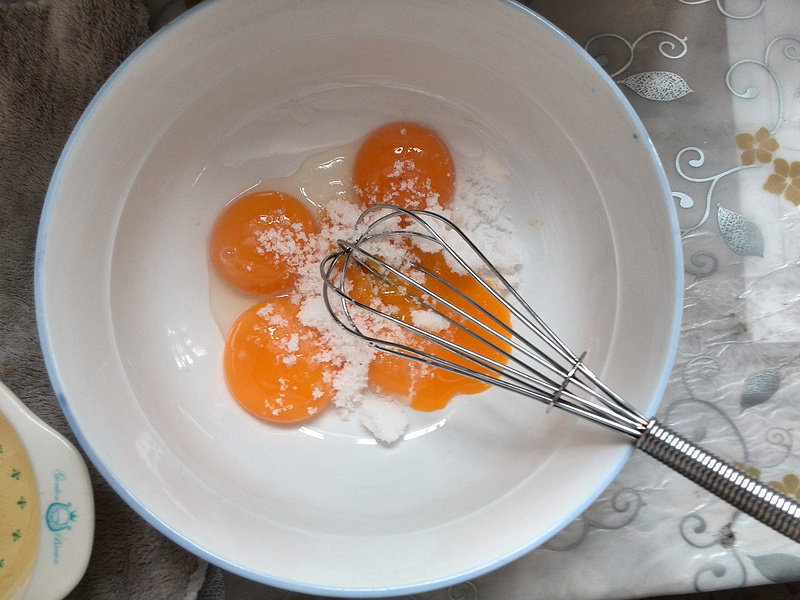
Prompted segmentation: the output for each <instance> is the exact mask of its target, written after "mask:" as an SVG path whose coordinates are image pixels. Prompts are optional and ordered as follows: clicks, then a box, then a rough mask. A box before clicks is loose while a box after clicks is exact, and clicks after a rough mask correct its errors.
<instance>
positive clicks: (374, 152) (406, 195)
mask: <svg viewBox="0 0 800 600" xmlns="http://www.w3.org/2000/svg"><path fill="white" fill-rule="evenodd" d="M353 182H354V184H355V186H356V191H357V194H358V196H359V197H360V199H361V200H362V201H363V202H364V203H365V204H367V206H372V205H375V204H382V203H383V204H396V205H397V206H400V207H403V208H407V209H424V208H430V207H431V206H430V205H431V202H432V201H434V200H436V201H438V204H439V206H440V207H442V208H445V207H446V206H447V205H449V204H450V201H451V200H452V198H453V191H454V189H455V167H454V165H453V158H452V156H451V155H450V151H449V150H448V148H447V146H446V145H445V143H444V142H443V141H442V139H441V138H440V137H439V136H438V135H437V134H436V133H435V132H434V131H432V130H430V129H428V128H427V127H424V126H422V125H418V124H416V123H389V124H387V125H384V126H383V127H380V128H378V129H376V130H375V131H373V132H372V133H371V134H370V135H369V136H368V137H367V139H366V140H365V141H364V144H363V145H362V146H361V148H360V149H359V151H358V154H357V155H356V160H355V163H354V166H353Z"/></svg>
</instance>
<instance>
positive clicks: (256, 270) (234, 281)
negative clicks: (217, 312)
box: [210, 191, 319, 294]
mask: <svg viewBox="0 0 800 600" xmlns="http://www.w3.org/2000/svg"><path fill="white" fill-rule="evenodd" d="M318 232H319V226H318V224H317V221H316V219H315V218H314V215H313V214H312V212H311V211H310V210H309V209H308V208H307V207H306V205H305V204H303V203H302V202H301V201H300V200H298V199H297V198H295V197H293V196H290V195H289V194H284V193H282V192H274V191H269V192H256V193H253V194H249V195H247V196H243V197H242V198H239V199H238V200H235V201H234V202H232V203H231V204H229V205H228V206H227V207H226V208H225V210H224V211H223V213H222V214H221V215H220V216H219V218H218V219H217V221H216V223H215V224H214V228H213V230H212V233H211V241H210V254H211V260H212V262H213V264H214V266H215V267H216V269H217V272H218V273H219V274H220V275H221V276H222V278H223V279H225V281H227V282H228V283H229V284H230V285H232V286H233V287H235V288H236V289H238V290H241V291H243V292H249V293H252V294H277V293H280V292H284V291H287V290H288V289H290V288H291V287H292V285H293V283H294V281H295V280H296V278H297V268H296V267H297V261H298V260H299V259H300V257H301V256H302V253H303V251H304V249H305V247H306V246H307V245H308V241H309V236H311V235H313V234H316V233H318Z"/></svg>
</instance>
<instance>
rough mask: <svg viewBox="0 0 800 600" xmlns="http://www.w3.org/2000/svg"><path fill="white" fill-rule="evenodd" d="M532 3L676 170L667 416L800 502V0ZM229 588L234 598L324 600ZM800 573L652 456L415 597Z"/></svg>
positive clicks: (731, 581) (750, 580) (549, 593)
mask: <svg viewBox="0 0 800 600" xmlns="http://www.w3.org/2000/svg"><path fill="white" fill-rule="evenodd" d="M171 4H172V3H171ZM525 4H527V5H528V6H530V7H531V8H533V9H534V10H536V11H537V12H539V13H540V14H542V15H543V16H544V17H546V18H548V19H549V20H551V21H552V22H553V23H554V24H555V25H557V26H558V27H560V28H562V29H563V30H564V31H565V32H566V33H567V34H568V35H570V36H572V37H573V39H575V41H576V42H577V43H578V44H579V45H581V46H582V47H584V48H585V49H586V51H587V52H589V54H591V55H592V56H593V57H594V58H595V60H597V61H598V62H600V64H601V65H603V67H604V68H605V70H606V71H607V72H608V74H609V75H610V76H611V77H612V79H613V80H614V81H615V82H616V83H617V85H619V86H620V88H621V89H622V90H623V92H624V94H625V95H626V96H627V98H628V99H629V100H630V102H631V104H632V105H633V107H634V109H635V111H636V112H637V113H638V114H639V116H640V117H641V119H642V121H643V122H644V124H645V127H646V128H647V129H648V131H649V132H650V135H651V137H652V139H653V142H654V143H655V146H656V148H657V150H658V153H659V155H660V158H661V160H662V162H663V164H664V168H665V170H666V172H667V177H668V179H669V182H670V185H671V188H672V192H673V200H674V204H675V210H676V211H677V213H678V216H679V222H680V225H681V229H682V232H681V235H682V241H683V248H684V260H685V271H686V294H685V308H684V319H683V329H682V336H681V341H680V345H679V349H678V355H677V359H676V363H675V367H674V371H673V376H672V379H671V382H670V385H669V387H668V390H667V393H666V396H665V398H664V399H663V402H662V405H661V408H660V411H659V414H658V416H659V417H660V419H661V420H662V421H663V422H665V423H666V424H668V425H671V426H672V427H673V428H674V429H676V430H678V431H680V432H681V433H682V434H684V435H685V436H686V437H688V438H690V439H691V440H693V441H696V442H700V443H702V445H703V446H704V447H706V448H707V449H709V450H711V451H712V452H714V453H716V454H718V455H721V456H724V457H726V458H728V459H730V460H732V461H736V462H737V463H739V464H741V465H743V466H744V467H745V468H746V469H747V470H749V471H751V472H752V473H754V474H756V475H758V476H759V477H761V478H763V479H764V480H766V481H770V482H772V483H773V484H774V485H775V486H776V487H778V488H781V489H782V490H784V491H785V492H786V493H788V494H790V495H794V496H796V497H798V498H800V439H798V435H800V433H798V432H800V411H798V402H800V360H799V358H800V209H798V206H800V4H798V2H797V0H571V1H564V0H528V1H527V2H525ZM521 18H524V16H523V15H522V14H521ZM567 476H568V475H567ZM226 579H227V581H228V584H227V587H228V588H229V591H230V592H231V593H232V594H233V596H232V597H237V598H253V599H256V598H258V599H265V600H278V599H280V600H290V599H294V600H298V599H299V598H304V599H305V598H308V597H307V596H303V595H300V594H292V593H290V592H286V591H281V590H275V589H271V588H266V587H263V586H258V585H257V584H252V583H249V582H244V581H240V580H237V578H233V577H229V576H227V575H226ZM797 580H800V546H797V545H796V544H795V543H793V542H790V541H788V540H787V539H784V538H783V537H781V536H780V535H779V534H777V533H774V532H772V531H771V530H770V529H768V528H766V527H765V526H763V525H761V524H758V523H756V522H755V521H753V520H752V519H751V518H749V517H746V516H743V515H742V514H740V513H738V512H737V511H736V510H734V509H732V508H730V507H729V506H728V505H727V504H725V503H723V502H722V501H719V500H716V499H714V498H713V497H711V496H709V494H708V493H706V492H704V491H702V490H700V489H699V488H698V487H696V486H694V485H693V484H691V483H689V482H688V481H686V480H684V479H682V478H681V477H680V476H678V475H675V474H673V473H672V472H671V471H669V469H667V468H666V467H662V466H661V465H659V464H657V463H654V461H653V460H652V459H651V458H649V457H647V456H645V455H643V454H639V453H636V454H634V456H633V458H632V459H631V460H630V462H629V463H628V464H627V465H626V467H625V468H624V469H623V471H622V472H621V473H620V475H619V476H618V477H617V479H616V480H615V481H614V483H613V484H612V485H611V486H610V487H609V489H608V490H607V491H606V492H605V493H604V494H603V495H602V496H601V497H600V498H599V499H598V500H597V501H596V502H595V503H594V504H593V505H592V506H591V507H590V509H589V510H587V511H586V513H585V514H583V515H582V516H581V517H580V518H578V519H577V520H576V521H575V522H574V523H572V524H571V525H570V526H568V527H567V528H566V529H565V530H563V531H562V532H561V533H560V534H559V535H557V536H556V537H555V538H553V539H552V540H550V541H549V542H548V543H547V544H546V545H545V546H544V547H541V548H539V549H537V550H534V551H533V552H531V553H530V554H528V555H527V556H525V557H523V558H521V559H519V560H517V561H516V562H514V563H512V564H510V565H508V566H506V567H504V568H502V569H500V570H498V571H496V572H494V573H490V574H488V575H485V576H483V577H481V578H479V579H476V580H473V581H470V582H466V583H464V584H461V585H459V586H454V587H452V588H450V589H443V590H438V591H434V592H428V593H424V594H417V595H414V596H410V597H407V599H408V598H414V599H416V600H454V599H456V598H457V599H460V600H487V599H491V600H499V599H503V600H515V599H519V600H523V599H524V600H538V599H542V600H545V599H547V600H552V599H554V598H570V599H573V600H574V599H605V598H614V599H622V598H636V597H639V598H641V597H647V596H656V595H665V594H674V593H688V592H693V591H701V590H713V589H723V588H741V587H747V586H756V585H761V584H765V583H769V582H780V581H797Z"/></svg>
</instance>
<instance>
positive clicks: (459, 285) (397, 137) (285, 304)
mask: <svg viewBox="0 0 800 600" xmlns="http://www.w3.org/2000/svg"><path fill="white" fill-rule="evenodd" d="M354 185H355V188H356V192H357V195H358V196H359V198H360V199H361V200H362V201H363V202H364V203H365V204H367V205H374V204H378V203H390V204H395V205H398V206H401V207H404V208H409V209H419V208H423V209H424V208H430V207H431V206H430V205H431V203H434V204H435V203H437V202H438V205H439V206H441V207H442V208H444V207H446V206H448V205H449V204H450V202H451V200H452V197H453V192H454V186H455V168H454V165H453V159H452V157H451V155H450V152H449V150H448V149H447V146H446V145H445V144H444V142H443V141H442V140H441V138H439V136H438V135H437V134H436V133H435V132H433V131H431V130H430V129H427V128H425V127H423V126H421V125H417V124H414V123H390V124H388V125H385V126H383V127H381V128H379V129H377V130H375V131H374V132H372V133H371V134H370V135H369V137H368V138H367V139H366V141H365V142H364V144H363V146H362V147H361V148H360V150H359V152H358V155H357V157H356V161H355V165H354ZM434 207H435V206H434ZM319 233H320V227H319V225H318V223H317V220H316V219H315V216H314V214H313V213H312V212H311V211H310V210H309V209H308V208H307V206H306V205H305V204H303V203H302V202H301V201H300V200H298V199H296V198H294V197H293V196H290V195H288V194H284V193H281V192H277V191H265V192H256V193H253V194H249V195H246V196H244V197H242V198H240V199H238V200H236V201H234V202H232V203H231V204H229V205H228V206H227V207H226V208H225V210H224V211H223V213H222V214H221V215H220V217H219V218H218V219H217V221H216V223H215V225H214V228H213V230H212V234H211V240H210V258H211V261H212V263H213V265H214V267H215V268H216V269H217V271H218V272H219V274H220V275H221V276H222V278H223V279H224V280H225V281H226V282H227V283H228V284H230V285H232V286H233V287H235V288H236V289H239V290H241V291H244V292H248V293H251V294H257V295H259V297H260V302H259V303H257V304H255V305H254V306H253V307H251V308H250V309H248V310H247V311H245V312H244V313H243V314H242V315H241V316H240V317H239V318H238V319H237V320H236V322H235V324H234V325H233V327H232V329H231V330H230V333H229V335H228V338H227V340H226V344H225V352H224V359H223V362H224V371H225V378H226V381H227V384H228V387H229V389H230V391H231V393H232V394H233V396H234V397H235V398H236V401H237V402H238V403H239V404H240V405H241V406H242V407H243V408H245V409H246V410H247V411H248V412H250V413H251V414H253V415H255V416H256V417H259V418H261V419H264V420H267V421H272V422H277V423H294V422H299V421H304V420H306V419H308V418H310V417H311V416H313V415H315V414H317V413H318V412H319V411H320V410H322V409H323V408H324V407H325V406H326V405H327V404H328V403H329V402H331V400H332V399H333V398H334V396H335V394H336V390H335V389H334V384H333V381H334V379H335V377H336V375H337V373H338V372H339V370H340V368H341V367H342V365H341V364H338V362H340V359H335V358H332V356H333V353H332V352H331V348H330V346H329V345H328V343H327V342H325V341H324V340H323V336H322V333H321V332H319V331H318V330H317V329H315V328H313V327H309V326H307V325H305V324H304V323H303V322H302V321H301V320H300V318H299V310H300V309H299V306H297V305H296V304H295V303H294V302H293V301H292V300H290V299H289V297H287V296H286V295H284V294H287V293H289V292H291V291H292V289H293V286H294V284H295V282H296V280H297V277H298V276H299V269H298V266H299V265H300V264H301V262H302V261H303V260H307V259H308V258H307V256H308V255H307V253H306V249H307V247H308V246H309V244H310V243H311V242H312V241H313V239H314V236H316V235H318V234H319ZM412 252H413V253H414V256H415V257H416V260H417V261H418V262H419V263H420V264H421V265H423V266H424V267H425V268H426V269H428V270H430V271H432V272H434V273H437V274H439V275H440V276H441V277H442V278H444V279H445V280H447V281H449V282H450V283H451V284H452V285H453V286H455V288H456V289H458V290H460V291H461V292H463V293H464V294H466V295H467V296H470V297H472V298H473V299H474V300H475V301H476V302H477V304H478V305H479V306H483V307H484V308H486V310H487V311H488V312H489V313H491V314H493V315H495V316H496V318H498V319H500V320H501V321H502V322H504V323H506V324H509V323H510V315H509V312H508V310H507V309H506V308H505V307H504V306H503V305H502V303H500V302H499V301H497V300H496V299H495V298H494V297H493V296H492V295H491V294H490V293H489V292H487V291H486V290H485V289H484V288H483V287H482V286H481V285H480V284H479V283H478V282H476V281H475V280H474V279H472V278H471V277H469V276H467V275H462V274H458V273H456V272H454V271H453V269H451V268H450V267H449V266H448V264H447V262H446V260H445V258H444V256H443V255H442V253H441V252H438V253H426V252H422V251H420V250H416V249H415V250H412ZM351 284H352V290H351V295H352V296H353V297H354V298H356V299H357V300H361V301H363V302H365V303H368V304H373V305H375V306H376V307H378V308H380V309H381V310H384V311H390V312H392V313H393V314H394V315H395V316H398V317H399V318H401V319H402V320H404V321H406V322H409V323H414V320H415V318H416V317H415V315H416V314H417V313H418V312H419V311H420V310H421V306H420V305H419V303H418V302H417V301H415V300H413V299H409V297H408V293H409V291H411V292H412V293H413V290H408V289H406V288H403V286H400V285H398V286H392V285H389V286H388V287H387V286H386V285H385V284H380V285H379V280H378V279H376V278H375V277H374V276H371V275H366V274H365V272H361V273H360V274H359V270H358V269H357V268H356V269H353V271H352V272H351ZM321 285H322V282H320V287H321ZM425 285H428V286H430V287H431V288H432V289H433V290H434V291H435V292H436V293H438V294H440V295H441V296H442V297H444V298H446V299H447V300H449V301H450V302H452V303H453V304H455V305H457V306H459V307H460V308H461V309H463V310H464V311H466V312H467V313H468V314H470V315H472V316H473V317H474V318H475V319H477V320H478V321H479V322H481V323H484V324H486V325H487V326H489V327H491V328H492V329H493V330H494V331H498V326H497V325H496V324H493V323H492V322H491V319H490V318H489V317H487V316H486V315H485V314H484V313H483V312H481V311H480V310H479V309H476V308H475V307H474V306H473V305H471V304H469V303H467V302H465V301H464V300H463V299H462V298H461V297H460V296H458V294H455V293H454V292H452V290H450V289H449V288H448V287H447V286H445V285H443V284H441V283H440V282H437V281H436V280H435V279H434V278H430V277H428V278H427V280H426V281H425ZM439 308H441V310H442V311H443V312H445V314H447V315H448V316H449V317H451V318H452V319H454V320H455V321H457V322H458V323H460V324H461V325H462V326H463V327H464V328H466V329H467V330H475V329H476V328H477V326H476V325H475V324H473V323H470V322H469V321H468V320H467V319H465V318H464V317H462V316H459V315H457V314H455V313H453V311H451V310H450V309H448V308H446V307H444V306H439ZM383 333H384V336H383V337H391V335H397V336H398V338H397V339H396V340H395V341H403V339H402V338H403V336H404V335H408V333H407V332H403V331H397V329H396V328H395V329H394V330H393V331H392V332H390V333H389V334H387V333H386V332H383ZM436 333H437V335H440V336H442V337H444V338H445V339H447V340H450V341H452V342H454V343H456V344H459V345H462V346H464V347H466V348H468V349H470V350H472V351H474V352H476V353H479V354H482V355H487V356H489V357H490V358H492V359H494V360H496V361H498V362H500V363H505V362H506V361H507V357H506V356H505V354H504V353H503V352H501V351H498V350H496V349H492V348H489V347H487V346H486V345H485V344H484V343H482V342H480V341H479V340H477V339H475V337H474V336H472V335H470V333H468V332H467V331H464V330H462V329H461V328H459V327H458V326H456V325H453V324H448V323H447V322H445V321H443V326H442V327H441V328H440V329H439V330H437V331H436ZM481 335H484V336H485V334H481ZM499 335H501V336H505V337H507V333H505V332H504V333H501V334H499ZM377 337H381V336H380V335H378V336H377ZM406 341H408V343H409V345H411V346H414V347H417V348H419V349H421V350H423V351H426V352H429V353H431V354H433V355H435V356H437V357H440V358H442V359H446V360H450V361H452V362H454V363H456V364H458V365H462V366H465V367H468V368H471V369H475V368H476V367H475V366H474V365H473V364H471V363H470V361H468V360H467V359H464V358H462V357H460V356H458V355H456V354H453V353H452V352H450V351H448V350H445V349H442V348H441V347H439V346H437V345H436V344H434V343H433V342H428V341H425V340H423V339H421V338H419V337H413V338H410V339H408V340H406ZM496 344H497V346H498V347H500V348H501V350H503V351H505V352H507V351H509V349H510V346H509V345H508V344H507V343H505V341H504V340H503V338H502V337H500V338H497V340H496ZM337 361H338V362H337ZM484 372H486V373H488V371H486V370H484ZM368 378H369V385H370V387H372V388H374V389H376V390H378V391H379V392H381V393H385V394H392V395H398V396H403V397H406V398H409V399H410V403H411V407H412V408H414V409H417V410H423V411H433V410H437V409H440V408H443V407H444V406H446V405H447V403H448V402H449V401H450V399H452V398H453V397H454V396H455V395H457V394H474V393H478V392H482V391H484V390H486V389H488V388H489V387H490V386H489V384H486V383H483V382H480V381H476V380H475V379H472V378H469V377H465V376H463V375H458V374H454V373H452V372H449V371H447V370H444V369H441V368H436V367H432V366H429V365H425V364H421V363H419V362H415V361H412V360H409V359H407V358H402V357H398V356H394V355H391V354H387V353H378V355H377V356H376V357H375V358H374V359H373V361H372V362H371V363H370V366H369V373H368Z"/></svg>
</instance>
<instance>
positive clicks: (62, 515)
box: [44, 502, 77, 531]
mask: <svg viewBox="0 0 800 600" xmlns="http://www.w3.org/2000/svg"><path fill="white" fill-rule="evenodd" d="M71 506H72V503H69V504H64V503H63V502H52V503H51V504H50V506H48V507H47V512H46V513H45V517H44V518H45V522H46V523H47V528H48V529H49V530H50V531H63V530H65V529H71V528H72V523H73V522H74V521H75V519H76V518H77V514H76V513H75V511H74V510H71V509H70V507H71Z"/></svg>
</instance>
